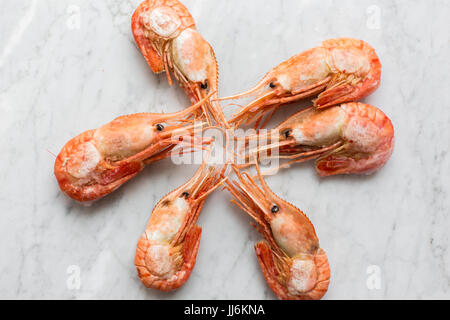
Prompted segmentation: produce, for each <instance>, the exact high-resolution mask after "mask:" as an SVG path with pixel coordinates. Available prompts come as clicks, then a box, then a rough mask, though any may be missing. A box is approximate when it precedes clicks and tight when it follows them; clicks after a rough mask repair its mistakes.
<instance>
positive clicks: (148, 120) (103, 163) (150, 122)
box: [54, 104, 207, 202]
mask: <svg viewBox="0 0 450 320" xmlns="http://www.w3.org/2000/svg"><path fill="white" fill-rule="evenodd" d="M199 107H200V104H198V105H194V106H193V107H191V108H188V109H185V110H184V111H182V112H178V113H172V114H155V113H141V114H134V115H128V116H123V117H119V118H117V119H115V120H114V121H112V122H110V123H108V124H106V125H104V126H103V127H101V128H99V129H96V130H90V131H86V132H84V133H82V134H81V135H79V136H77V137H76V138H74V139H72V140H71V141H69V142H68V143H67V144H66V145H65V146H64V147H63V149H62V150H61V152H60V153H59V155H58V156H57V158H56V161H55V167H54V172H55V176H56V179H57V181H58V183H59V186H60V188H61V190H62V191H63V192H64V193H65V194H67V195H68V196H69V197H71V198H73V199H75V200H77V201H79V202H90V201H94V200H98V199H100V198H102V197H104V196H106V195H107V194H109V193H111V192H113V191H114V190H116V189H117V188H119V187H120V186H121V185H123V184H124V183H125V182H127V181H129V180H130V179H131V178H133V177H134V176H136V175H137V174H138V173H139V172H140V171H142V169H143V168H144V166H145V165H147V164H150V163H152V162H155V161H158V160H162V159H164V158H167V157H169V156H171V155H172V154H173V153H172V151H173V149H174V148H175V147H176V146H177V145H183V144H186V143H187V142H186V140H188V141H189V143H190V147H199V148H200V147H202V144H204V143H206V142H207V140H205V141H201V142H195V141H193V139H194V137H192V135H193V132H194V129H195V128H196V127H198V126H199V125H200V126H202V125H203V123H201V124H197V125H193V124H190V123H189V122H187V123H186V120H184V121H182V122H180V123H178V121H179V120H180V121H181V120H183V118H184V117H186V116H189V115H191V114H192V113H193V112H195V111H196V110H197V109H198V108H199Z"/></svg>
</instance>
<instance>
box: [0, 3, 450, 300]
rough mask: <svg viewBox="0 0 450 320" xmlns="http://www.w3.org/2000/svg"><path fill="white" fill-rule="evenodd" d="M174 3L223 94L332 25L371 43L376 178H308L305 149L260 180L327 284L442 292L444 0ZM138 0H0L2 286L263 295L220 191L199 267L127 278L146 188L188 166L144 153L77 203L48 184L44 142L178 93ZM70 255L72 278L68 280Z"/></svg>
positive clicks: (30, 294)
mask: <svg viewBox="0 0 450 320" xmlns="http://www.w3.org/2000/svg"><path fill="white" fill-rule="evenodd" d="M184 3H185V4H186V6H187V7H188V8H189V9H190V11H191V13H192V15H193V16H194V17H195V19H196V21H197V23H198V29H199V30H200V32H201V33H202V34H203V35H204V37H205V38H206V39H207V40H208V41H210V42H211V44H212V46H213V47H214V49H215V51H216V55H217V58H218V61H219V65H220V71H221V82H220V90H221V94H222V95H228V94H232V93H236V92H238V91H240V90H242V89H246V88H249V87H250V86H252V85H253V84H255V83H256V81H257V80H259V79H260V78H261V77H262V75H263V74H264V73H265V72H266V71H268V70H269V69H270V68H272V67H273V66H275V65H277V64H278V63H279V62H281V61H283V60H285V59H287V58H288V57H290V56H292V55H293V54H295V53H298V52H301V51H303V50H305V49H308V48H310V47H313V46H316V45H318V44H319V43H320V42H321V41H322V40H325V39H328V38H332V37H341V36H349V37H355V38H361V39H364V40H366V41H368V42H369V43H370V44H372V45H373V46H374V47H375V48H376V50H377V52H378V54H379V56H380V58H381V61H382V63H383V74H382V84H381V87H380V89H379V90H378V91H377V92H376V93H375V94H373V95H372V96H371V97H369V98H368V99H366V101H367V102H369V103H371V104H374V105H376V106H378V107H380V108H382V110H384V111H385V113H386V114H387V115H388V116H389V117H390V118H391V119H392V121H393V123H394V126H395V129H396V149H395V152H394V154H393V157H392V159H391V160H390V162H389V163H388V164H387V166H386V167H385V168H384V169H383V170H382V171H380V172H379V173H377V174H376V175H373V176H370V177H335V178H328V179H320V178H318V177H317V175H316V174H315V172H314V169H313V166H312V165H311V164H307V165H302V166H296V167H294V168H291V169H290V170H286V171H283V172H282V173H280V174H279V175H277V176H275V177H271V178H269V179H268V182H269V184H270V186H271V187H272V188H273V189H274V190H275V191H276V192H277V193H279V194H280V196H282V197H283V198H285V199H287V200H289V201H291V202H292V203H294V204H295V205H297V206H298V207H300V208H302V209H303V210H304V211H305V212H306V213H307V214H308V215H309V217H310V218H311V220H312V221H313V223H314V225H315V227H316V231H317V234H318V236H319V238H320V240H321V246H322V247H323V248H324V249H325V250H326V251H327V253H328V257H329V260H330V265H331V270H332V277H331V285H330V288H329V291H328V293H327V295H326V297H325V298H326V299H341V298H345V299H347V298H349V299H397V298H408V299H428V298H450V289H449V286H450V252H449V250H450V248H449V236H448V231H449V229H450V228H449V227H450V218H449V208H450V200H449V199H450V183H449V177H450V159H449V158H450V154H449V141H450V131H449V130H448V127H449V125H450V109H449V106H450V97H449V91H448V88H449V84H450V78H449V77H450V76H449V74H450V73H449V62H448V59H449V57H450V46H449V45H450V39H449V35H448V31H449V29H450V24H449V20H448V17H449V15H450V2H449V1H447V0H441V1H438V0H433V1H430V0H416V1H406V0H396V1H391V0H383V1H378V0H370V1H359V0H358V1H356V0H354V1H350V0H347V1H332V0H322V1H312V0H310V1H306V0H303V1H300V0H285V1H273V0H272V1H266V0H264V1H263V0H247V1H240V0H227V1H219V0H195V1H194V0H185V1H184ZM138 4H139V0H133V1H131V0H128V1H125V0H107V1H87V0H85V1H79V0H61V1H56V0H36V1H33V0H20V1H18V0H0V21H1V28H0V38H1V41H0V111H1V117H0V136H1V140H0V148H1V150H2V152H1V154H0V159H1V167H0V179H1V184H0V210H1V214H0V234H1V240H0V298H11V299H17V298H32V299H37V298H45V299H54V298H56V299H73V298H75V299H80V298H99V299H112V298H115V299H116V298H117V299H185V298H189V299H209V298H211V299H274V298H275V296H274V295H273V294H272V293H271V291H270V290H269V289H268V287H267V286H266V284H265V281H264V279H263V277H262V275H261V272H260V268H259V266H258V264H257V261H256V257H255V254H254V252H253V245H254V244H255V243H256V242H257V241H258V239H260V236H259V235H258V234H257V233H256V232H255V231H254V230H253V229H252V228H251V227H250V225H249V222H250V219H249V218H247V217H246V216H245V215H244V214H243V213H242V212H241V211H240V210H238V209H237V208H235V207H234V206H233V205H232V204H230V203H229V200H230V196H229V195H228V194H227V193H225V192H219V193H215V194H214V195H213V196H211V198H210V199H209V200H208V201H207V203H206V206H205V208H204V210H203V212H202V215H201V217H200V219H199V224H200V225H201V226H202V227H203V236H202V242H201V245H200V252H199V255H198V259H197V265H196V267H195V270H194V272H193V275H192V277H191V279H190V280H189V282H188V283H187V284H186V285H185V286H184V287H183V288H182V289H181V290H179V291H178V292H175V293H170V294H162V293H158V292H155V291H152V290H147V289H145V288H144V286H143V285H142V284H141V283H140V281H139V279H138V278H137V275H136V270H135V267H134V265H133V259H134V254H135V246H136V242H137V239H138V237H139V236H140V234H141V233H142V232H143V230H144V227H145V224H146V222H147V220H148V218H149V215H150V212H151V211H152V208H153V206H154V204H155V203H156V202H157V201H158V200H159V199H160V198H161V197H162V196H163V195H165V194H166V193H167V192H168V191H170V190H171V189H174V188H175V187H177V186H178V185H180V184H182V183H183V182H185V181H186V180H187V179H188V178H189V177H190V176H191V175H192V173H193V172H194V171H195V167H188V166H178V167H175V166H173V165H171V163H170V162H169V161H167V162H162V163H158V164H155V165H153V166H151V167H149V168H147V169H146V170H145V172H144V173H143V174H141V175H140V176H139V177H138V178H136V179H135V180H134V181H132V182H131V183H128V184H127V185H126V186H124V187H123V188H121V189H120V190H118V191H117V192H116V193H114V194H113V195H111V196H108V197H107V198H105V199H104V200H102V201H100V202H98V203H96V204H94V205H93V206H91V207H88V208H86V207H83V206H80V205H78V204H76V203H75V202H73V201H71V200H69V199H67V198H66V197H65V196H63V195H62V194H61V192H60V191H59V189H58V186H57V183H56V181H55V178H54V176H53V171H52V170H53V163H54V157H53V156H52V155H51V153H50V152H52V153H58V152H59V150H60V148H61V147H62V146H63V145H64V144H65V142H67V141H68V140H69V139H70V138H72V137H74V136H75V135H77V134H79V133H81V132H83V131H85V130H87V129H91V128H96V127H98V126H100V125H102V124H103V123H106V122H108V121H110V120H112V119H113V118H115V117H116V116H119V115H123V114H129V113H136V112H141V111H155V112H161V111H175V110H180V109H181V108H183V107H184V106H186V105H187V103H188V100H187V99H186V97H185V96H184V94H183V92H182V91H181V90H180V89H179V88H178V87H174V88H170V87H169V86H168V84H167V82H166V79H165V78H164V77H163V76H160V77H158V76H155V75H153V74H152V73H151V72H150V70H149V69H148V67H147V66H146V64H145V62H144V60H143V58H142V56H141V54H140V52H138V50H137V49H136V47H135V45H134V41H133V38H132V35H131V32H130V17H131V14H132V12H133V11H134V9H135V8H136V7H137V5H138ZM76 8H79V10H80V25H79V28H73V27H74V24H72V22H73V21H75V20H71V19H72V18H73V17H72V18H71V14H70V12H73V11H71V10H73V9H76ZM75 22H76V21H75ZM294 109H295V107H294V108H292V109H291V110H290V111H294ZM72 265H75V266H78V267H79V268H80V271H81V274H80V276H81V287H80V289H79V290H70V286H69V287H68V286H67V280H68V278H69V277H70V276H71V274H70V271H71V270H70V269H68V268H69V266H72ZM373 265H375V266H378V268H370V266H373ZM368 268H369V269H368ZM368 270H369V273H370V272H373V271H374V270H375V271H377V270H378V271H379V277H380V280H381V286H380V288H379V289H377V288H373V286H371V285H369V286H368V285H367V282H368V280H369V284H370V283H371V282H370V280H371V279H372V280H373V279H374V278H373V277H377V274H376V272H375V274H373V273H372V274H368V273H367V272H368ZM68 271H69V273H68ZM72 275H73V274H72Z"/></svg>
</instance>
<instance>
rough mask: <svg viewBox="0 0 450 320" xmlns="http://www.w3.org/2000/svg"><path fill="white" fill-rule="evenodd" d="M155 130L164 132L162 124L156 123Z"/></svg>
mask: <svg viewBox="0 0 450 320" xmlns="http://www.w3.org/2000/svg"><path fill="white" fill-rule="evenodd" d="M156 130H158V131H163V130H164V126H163V125H162V124H160V123H158V124H157V125H156Z"/></svg>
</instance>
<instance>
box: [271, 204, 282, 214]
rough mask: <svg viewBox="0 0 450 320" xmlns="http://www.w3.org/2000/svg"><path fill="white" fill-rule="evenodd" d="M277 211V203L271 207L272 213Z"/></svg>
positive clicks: (278, 209) (278, 208)
mask: <svg viewBox="0 0 450 320" xmlns="http://www.w3.org/2000/svg"><path fill="white" fill-rule="evenodd" d="M278 211H280V207H279V206H277V205H274V206H273V207H272V213H277V212H278Z"/></svg>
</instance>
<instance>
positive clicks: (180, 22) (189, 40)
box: [132, 0, 228, 126]
mask: <svg viewBox="0 0 450 320" xmlns="http://www.w3.org/2000/svg"><path fill="white" fill-rule="evenodd" d="M132 30H133V34H134V37H135V40H136V43H137V44H138V46H139V48H140V50H141V52H142V54H143V55H144V57H145V59H146V60H147V63H148V64H149V66H150V68H151V69H152V70H153V72H155V73H160V72H163V71H165V72H166V74H167V77H168V80H169V83H170V84H171V85H172V79H171V77H170V74H171V73H172V74H173V75H174V76H175V78H176V80H177V81H178V83H179V84H180V86H181V87H182V89H183V90H184V91H185V92H186V94H187V95H188V97H189V98H190V99H191V102H192V103H197V102H198V101H200V100H201V99H203V98H204V97H205V96H206V95H207V94H208V93H209V92H214V95H213V96H212V98H213V99H214V100H215V98H217V90H218V75H219V71H218V65H217V60H216V57H215V54H214V51H213V49H212V47H211V45H210V44H209V43H208V42H207V41H206V40H205V39H204V38H203V37H202V35H201V34H200V33H198V32H197V30H196V28H195V22H194V19H193V18H192V16H191V15H190V13H189V11H188V10H187V9H186V7H184V6H183V5H182V4H181V3H180V2H179V1H176V0H166V1H164V0H147V1H144V2H143V3H142V4H141V5H140V6H139V7H138V8H137V9H136V11H135V13H134V14H133V18H132ZM208 103H209V104H210V105H212V108H211V112H212V115H213V117H214V118H215V120H216V121H217V122H220V123H223V124H226V125H227V126H228V123H227V122H226V119H225V117H224V115H223V113H222V109H221V107H220V105H219V103H218V102H217V101H208ZM203 112H204V114H205V116H208V114H207V110H206V109H204V110H203Z"/></svg>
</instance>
